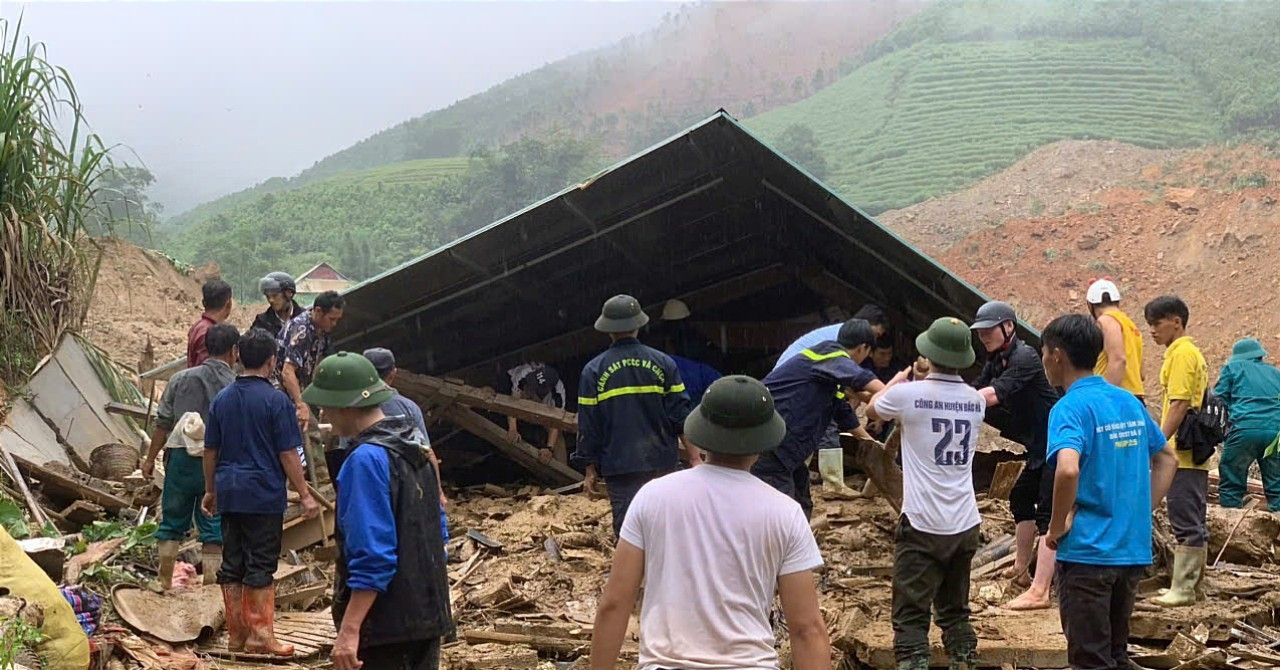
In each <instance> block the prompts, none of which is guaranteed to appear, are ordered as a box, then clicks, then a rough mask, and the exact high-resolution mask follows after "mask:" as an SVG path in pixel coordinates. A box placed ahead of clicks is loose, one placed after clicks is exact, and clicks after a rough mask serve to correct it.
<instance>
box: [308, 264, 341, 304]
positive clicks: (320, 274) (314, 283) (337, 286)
mask: <svg viewBox="0 0 1280 670" xmlns="http://www.w3.org/2000/svg"><path fill="white" fill-rule="evenodd" d="M296 281H297V284H298V295H297V301H298V303H299V304H302V305H310V304H311V301H312V300H315V298H316V296H318V295H320V294H321V293H324V292H325V291H345V290H347V288H348V287H350V286H351V285H352V284H354V283H355V282H353V281H351V280H350V279H348V278H347V276H346V275H344V274H342V273H341V272H338V271H337V270H335V269H333V266H332V265H329V264H328V263H321V264H319V265H317V266H315V267H313V268H311V269H310V270H307V271H306V272H304V273H302V275H301V276H299V277H298V279H297V280H296Z"/></svg>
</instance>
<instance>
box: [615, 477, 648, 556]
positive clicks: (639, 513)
mask: <svg viewBox="0 0 1280 670" xmlns="http://www.w3.org/2000/svg"><path fill="white" fill-rule="evenodd" d="M647 488H648V487H647V486H646V487H643V488H641V489H640V492H639V493H637V494H636V497H635V498H634V499H632V501H631V506H630V507H628V508H627V518H625V519H623V520H622V530H620V531H619V532H618V539H621V540H626V541H627V543H628V544H631V545H633V546H635V547H636V548H637V549H644V531H645V527H646V526H647V525H648V517H649V504H648V503H649V496H648V495H645V494H646V493H647V491H646V490H645V489H647Z"/></svg>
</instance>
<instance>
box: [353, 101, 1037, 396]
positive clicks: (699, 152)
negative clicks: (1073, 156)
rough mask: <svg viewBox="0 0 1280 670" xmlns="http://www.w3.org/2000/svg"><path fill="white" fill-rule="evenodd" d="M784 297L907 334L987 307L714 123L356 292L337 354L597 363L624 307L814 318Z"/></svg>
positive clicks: (732, 318) (757, 146) (473, 370)
mask: <svg viewBox="0 0 1280 670" xmlns="http://www.w3.org/2000/svg"><path fill="white" fill-rule="evenodd" d="M788 287H802V288H803V289H805V290H807V291H808V292H810V295H813V296H817V297H818V298H820V299H821V300H822V302H824V303H825V304H828V305H831V304H835V305H842V306H846V307H847V308H848V309H849V310H853V309H856V308H857V307H858V306H859V305H861V304H863V303H864V302H875V303H878V304H880V305H883V306H884V307H885V308H886V309H887V310H888V311H889V313H890V316H891V318H893V319H894V320H895V323H896V324H897V325H898V326H899V328H900V329H901V330H903V331H905V332H906V333H914V332H917V331H919V330H923V329H924V328H926V327H928V325H929V323H931V322H932V321H933V319H935V318H937V317H939V316H944V315H952V316H958V317H962V318H966V319H967V318H971V317H972V315H973V313H974V311H975V310H976V309H977V308H978V307H979V306H980V305H981V304H982V303H983V302H984V301H985V300H986V298H985V297H984V296H983V295H982V294H981V293H979V292H978V291H977V290H976V289H975V288H973V287H972V286H970V285H969V284H967V283H965V282H964V281H963V280H961V279H960V278H959V277H957V276H956V275H954V274H952V273H951V272H949V271H947V270H946V269H945V268H943V267H942V266H940V265H938V264H937V263H936V262H934V261H933V260H932V259H930V258H929V257H928V256H926V255H924V254H923V253H921V252H920V251H919V250H917V249H916V248H914V247H913V246H911V245H910V244H908V243H907V242H906V241H904V240H903V239H902V238H900V237H898V236H897V235H895V234H894V233H892V232H891V231H889V230H888V229H886V228H885V227H883V226H881V225H880V224H879V223H877V222H876V221H875V220H874V219H872V218H871V217H870V216H868V215H867V214H865V213H863V212H862V211H860V210H859V209H858V208H857V207H855V206H853V205H851V204H849V203H847V202H845V201H844V200H842V199H841V198H840V197H839V196H838V195H836V194H835V193H833V192H832V191H831V190H830V189H828V188H826V187H825V186H823V185H822V184H821V183H820V182H818V181H817V180H816V179H814V178H813V177H812V176H810V175H809V174H808V173H806V172H805V171H804V170H803V169H802V168H800V167H799V166H797V165H796V164H794V163H792V162H790V161H788V160H787V159H786V158H785V157H783V156H782V155H781V154H779V153H777V152H776V151H774V150H773V149H771V148H770V147H769V146H768V145H766V144H765V143H764V142H762V141H761V140H760V139H758V138H757V137H755V136H754V135H752V134H751V132H749V131H748V130H746V129H745V128H744V127H743V126H742V125H741V124H739V123H738V122H737V121H736V120H735V119H733V118H732V117H730V116H729V115H728V114H726V113H724V112H719V113H717V114H715V115H714V116H712V117H710V118H708V119H707V120H705V121H703V122H701V123H699V124H697V125H695V126H693V127H692V128H690V129H688V130H686V131H684V132H682V133H680V134H679V135H676V136H675V137H672V138H671V139H669V140H667V141H666V142H664V143H662V144H659V145H657V146H655V147H653V148H650V149H648V150H647V151H644V152H642V153H640V154H638V155H636V156H634V157H632V158H630V159H627V160H625V161H623V162H622V163H619V164H618V165H615V166H614V167H612V168H609V169H607V170H605V171H603V172H601V173H600V174H598V175H596V176H594V177H592V178H591V179H589V180H587V181H586V182H584V183H582V184H579V185H576V186H572V187H570V188H567V189H565V190H563V191H561V192H560V193H557V194H555V195H553V196H551V197H549V198H547V199H545V200H543V201H541V202H538V203H536V204H534V205H531V206H529V207H527V208H526V209H524V210H521V211H519V212H516V213H515V214H512V215H510V216H508V217H507V218H505V219H503V220H500V221H497V222H495V223H493V224H491V225H489V226H487V227H485V228H483V229H481V230H479V231H477V232H475V233H472V234H470V235H468V236H466V237H463V238H461V239H459V240H457V241H455V242H453V243H451V244H448V245H446V246H443V247H440V248H438V249H436V250H434V251H432V252H430V253H428V254H426V255H424V256H422V257H420V258H418V259H416V260H413V261H410V262H408V263H406V264H404V265H402V266H400V267H397V268H395V269H393V270H390V271H388V272H385V273H383V274H381V275H379V276H377V277H374V278H373V279H370V280H368V281H365V282H362V283H360V284H358V285H357V286H355V287H352V288H351V289H349V290H348V291H347V292H346V296H347V299H348V305H347V309H346V316H345V318H344V320H343V322H342V324H341V326H340V330H339V331H338V333H337V340H338V344H339V346H340V347H341V348H343V349H349V350H355V351H359V350H361V349H363V348H366V347H371V346H384V347H389V348H391V349H392V350H393V351H395V352H396V354H397V359H398V362H399V364H400V367H402V368H407V369H410V370H414V371H417V372H424V373H428V374H433V375H450V376H455V377H461V378H463V379H467V378H469V377H470V378H475V377H478V376H479V374H480V371H482V370H485V369H489V368H496V367H498V366H503V365H507V366H509V365H514V364H515V363H517V362H520V361H522V360H548V361H555V360H580V359H582V358H584V357H586V356H589V355H591V354H593V353H595V352H598V351H599V350H600V349H602V348H603V346H604V344H605V340H603V338H602V337H601V336H600V335H599V334H598V333H594V332H593V331H591V324H592V323H593V322H594V320H595V318H596V316H597V315H598V314H599V310H600V305H601V304H602V303H603V301H604V300H605V299H607V298H609V297H610V296H612V295H615V294H618V293H629V294H631V295H634V296H636V297H637V298H638V299H639V300H640V302H641V303H642V304H644V305H645V306H646V309H648V310H649V312H650V314H651V315H653V316H655V317H656V315H657V314H658V311H659V310H660V308H661V305H662V303H663V302H664V301H666V300H668V299H671V298H681V299H683V300H684V301H685V302H686V303H688V305H689V307H690V308H691V309H692V310H693V312H694V314H695V316H704V317H705V316H711V317H713V318H715V319H718V320H719V323H720V324H721V326H723V325H724V324H726V323H729V324H732V323H734V322H743V321H755V322H785V321H786V320H788V319H793V318H794V317H796V316H797V315H798V314H800V313H802V312H803V311H805V310H808V309H810V307H811V306H810V305H802V304H797V301H796V299H795V295H796V294H795V292H794V291H793V290H791V289H789V288H788ZM764 297H770V298H772V300H765V299H764ZM799 302H803V301H802V300H801V301H799ZM655 320H656V319H655ZM803 330H804V329H803V327H801V328H800V330H799V332H803ZM723 332H724V331H723V328H722V333H723ZM743 332H744V333H745V332H746V330H745V324H744V331H743ZM794 334H796V333H795V328H794V327H793V328H792V332H791V333H790V334H788V335H787V336H788V337H791V336H793V335H794ZM1024 334H1026V335H1028V336H1034V333H1030V332H1026V333H1024ZM716 339H721V340H724V339H726V338H725V337H721V338H716ZM728 339H731V338H728ZM773 353H774V354H776V351H774V352H773Z"/></svg>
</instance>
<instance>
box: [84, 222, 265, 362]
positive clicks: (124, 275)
mask: <svg viewBox="0 0 1280 670" xmlns="http://www.w3.org/2000/svg"><path fill="white" fill-rule="evenodd" d="M97 242H98V244H99V245H100V246H101V247H102V250H103V253H102V264H101V266H100V267H99V269H98V279H97V283H96V285H95V289H94V293H93V299H92V301H91V302H90V304H89V315H88V318H87V319H86V320H85V325H84V328H82V330H83V332H84V334H85V335H86V336H87V337H88V338H89V340H90V341H92V342H93V343H94V344H96V345H98V346H99V347H101V348H102V349H104V350H105V351H106V352H107V353H108V354H110V355H111V357H112V358H113V359H114V360H115V361H116V362H118V363H120V364H121V365H125V366H128V367H131V368H133V367H136V366H137V363H138V359H139V357H140V356H141V355H142V351H143V349H144V348H145V347H146V345H147V341H148V339H149V340H150V341H151V346H152V347H154V348H155V360H156V361H157V364H159V363H164V362H167V361H169V360H171V359H173V358H175V357H177V356H181V355H183V354H185V353H186V351H187V329H188V328H189V327H190V326H191V324H192V323H194V322H195V321H196V319H198V318H200V312H201V308H200V282H199V281H197V280H196V279H193V278H192V277H189V276H187V275H185V274H183V273H182V272H181V271H180V270H179V269H178V268H177V267H175V266H174V265H173V263H172V262H170V261H169V259H168V258H165V257H164V256H163V255H161V254H159V253H156V252H155V251H152V250H150V249H142V248H139V247H136V246H134V245H132V244H130V243H128V242H125V241H123V240H120V239H116V238H103V239H99V240H97ZM253 297H255V298H256V297H257V296H253ZM255 309H261V307H260V306H257V305H254V306H247V307H242V306H239V305H237V306H236V307H235V311H234V312H233V313H232V316H231V321H232V323H234V324H236V325H237V326H240V327H242V328H243V327H244V326H247V325H249V324H250V323H252V322H253V312H254V311H255Z"/></svg>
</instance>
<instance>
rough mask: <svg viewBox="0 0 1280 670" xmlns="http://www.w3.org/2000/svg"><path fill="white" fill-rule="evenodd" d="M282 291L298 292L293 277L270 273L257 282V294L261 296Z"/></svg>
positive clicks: (285, 274) (282, 273) (281, 273)
mask: <svg viewBox="0 0 1280 670" xmlns="http://www.w3.org/2000/svg"><path fill="white" fill-rule="evenodd" d="M283 291H293V292H294V293H297V292H298V285H297V284H295V283H294V282H293V277H292V276H291V275H289V274H288V273H286V272H272V273H270V274H268V275H267V276H265V277H263V278H262V279H259V280H258V292H259V293H262V294H263V295H266V294H268V293H277V292H283Z"/></svg>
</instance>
